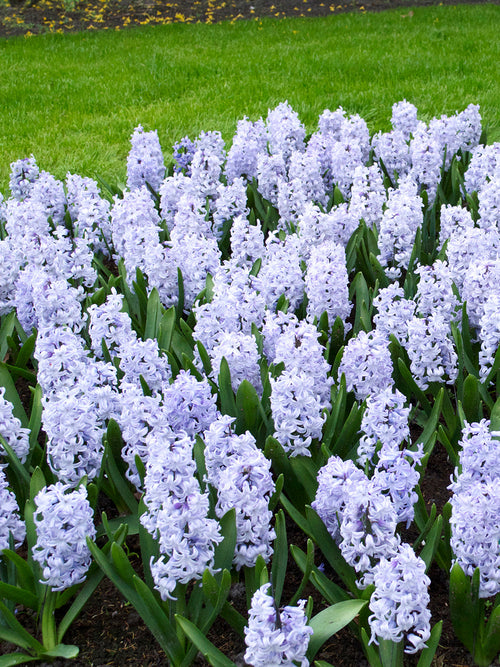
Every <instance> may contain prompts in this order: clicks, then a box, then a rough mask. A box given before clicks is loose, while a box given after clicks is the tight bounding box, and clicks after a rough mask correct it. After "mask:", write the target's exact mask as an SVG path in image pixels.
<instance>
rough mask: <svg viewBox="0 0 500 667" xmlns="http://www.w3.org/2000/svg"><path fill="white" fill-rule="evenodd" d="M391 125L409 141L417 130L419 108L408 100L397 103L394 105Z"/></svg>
mask: <svg viewBox="0 0 500 667" xmlns="http://www.w3.org/2000/svg"><path fill="white" fill-rule="evenodd" d="M391 124H392V127H393V128H394V129H395V130H399V131H400V132H402V133H403V136H404V138H405V139H406V140H407V141H408V140H409V139H410V136H411V135H412V134H413V133H414V132H415V130H416V129H417V125H418V119H417V107H416V106H415V105H413V104H411V102H407V101H406V100H401V102H396V103H395V104H393V105H392V116H391Z"/></svg>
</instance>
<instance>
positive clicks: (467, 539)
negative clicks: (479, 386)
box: [448, 419, 500, 597]
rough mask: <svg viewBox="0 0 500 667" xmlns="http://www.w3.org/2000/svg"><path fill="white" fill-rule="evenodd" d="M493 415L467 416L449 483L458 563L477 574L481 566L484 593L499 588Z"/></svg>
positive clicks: (499, 466) (499, 506) (499, 477)
mask: <svg viewBox="0 0 500 667" xmlns="http://www.w3.org/2000/svg"><path fill="white" fill-rule="evenodd" d="M490 427H491V424H490V421H489V420H486V419H483V420H482V421H480V422H479V423H472V424H469V423H467V422H465V424H464V428H463V430H462V439H461V441H460V442H459V445H461V447H462V449H461V451H460V464H459V466H458V467H457V468H456V469H455V472H454V477H453V479H452V483H451V484H450V486H449V487H448V488H449V489H450V490H451V491H452V493H453V495H452V497H451V499H450V503H451V506H452V514H451V518H450V525H451V541H450V544H451V548H452V551H453V554H454V559H453V563H458V564H459V565H460V567H461V568H462V569H463V571H464V572H465V574H467V575H468V576H469V577H471V576H472V574H473V573H474V570H475V569H476V568H479V572H480V580H479V596H480V597H490V596H493V595H496V594H497V593H498V592H500V528H499V527H500V433H498V432H492V431H491V430H490Z"/></svg>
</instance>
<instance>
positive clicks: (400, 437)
mask: <svg viewBox="0 0 500 667" xmlns="http://www.w3.org/2000/svg"><path fill="white" fill-rule="evenodd" d="M405 402H406V399H405V397H404V396H403V394H402V393H401V392H400V391H398V390H397V389H393V388H392V387H387V388H386V389H383V390H382V391H380V392H379V393H377V394H372V395H370V396H368V398H367V399H366V410H365V411H364V413H363V419H362V421H361V432H362V433H363V435H362V437H361V439H360V441H359V446H358V464H359V465H360V466H364V465H365V464H366V463H367V462H368V461H370V462H373V457H374V455H375V450H376V446H377V442H380V443H381V445H382V446H386V447H389V448H394V447H396V448H399V445H400V444H401V443H402V442H404V441H406V440H408V438H409V436H410V428H409V425H408V419H409V416H410V408H409V407H405Z"/></svg>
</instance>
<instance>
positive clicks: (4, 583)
mask: <svg viewBox="0 0 500 667" xmlns="http://www.w3.org/2000/svg"><path fill="white" fill-rule="evenodd" d="M2 468H3V466H2ZM0 490H1V494H2V500H3V506H4V507H5V508H6V509H7V508H8V509H9V510H10V517H9V518H8V519H7V524H5V519H6V517H5V516H3V517H2V518H0V525H2V527H3V529H4V530H2V538H3V537H4V535H5V529H7V530H8V531H10V535H11V536H10V539H9V542H8V544H7V545H5V544H2V545H1V546H2V548H3V549H4V550H3V553H2V556H3V558H0V571H1V575H2V578H1V582H0V584H1V599H0V618H1V621H2V622H1V623H0V636H1V637H2V639H6V640H7V641H9V642H11V643H14V644H17V645H18V646H19V647H21V649H22V650H23V651H25V652H26V651H27V653H21V652H16V653H14V654H11V656H6V657H5V658H4V659H3V660H4V663H5V664H19V663H20V661H23V664H24V661H26V662H30V661H32V660H49V661H52V660H53V659H54V658H74V657H76V656H77V655H78V650H79V649H78V647H77V646H72V645H66V644H63V643H62V640H63V637H64V634H65V633H66V631H67V630H68V628H69V627H70V625H71V623H72V622H73V621H74V620H75V618H76V617H77V616H78V614H79V613H80V611H81V610H82V608H83V606H84V604H85V603H86V601H87V600H88V599H89V597H90V596H91V595H92V594H93V592H94V590H95V588H96V587H97V585H98V584H99V582H100V581H101V579H102V575H101V574H100V573H99V572H97V571H96V568H95V566H94V567H93V570H92V575H91V576H88V575H89V574H90V572H89V568H90V566H91V555H90V550H89V548H88V546H87V539H94V537H95V535H96V528H95V526H94V510H93V508H92V507H91V505H90V502H89V499H88V496H87V490H86V488H85V487H84V486H80V487H79V488H77V489H71V488H70V487H69V486H68V485H66V484H63V483H62V482H56V483H55V484H51V485H49V486H46V484H45V479H44V477H43V474H42V472H41V470H40V468H37V469H36V471H35V472H34V473H33V475H32V480H31V498H30V499H29V500H28V501H27V503H26V505H25V516H24V522H23V521H20V519H19V516H18V511H17V507H16V501H15V498H14V497H13V494H12V493H11V492H10V491H9V489H8V488H7V487H6V480H5V476H4V473H3V469H2V470H0ZM16 522H17V525H16ZM25 524H26V525H25ZM25 535H26V538H27V560H26V561H25V560H24V559H23V558H22V556H21V555H20V554H19V553H16V552H14V551H13V549H14V548H17V547H18V546H19V542H20V541H21V540H22V539H23V538H24V536H25ZM13 591H15V595H12V592H13ZM72 598H73V600H72ZM70 600H72V603H71V604H68V603H69V602H70ZM17 604H23V605H24V607H25V608H26V609H32V610H33V612H34V614H35V618H36V622H37V625H39V627H38V628H37V630H38V632H37V633H36V638H35V636H32V635H31V634H30V633H29V632H28V631H27V630H26V629H24V627H23V626H22V617H21V616H19V617H18V618H19V620H18V618H16V612H17V611H18V610H17V609H16V607H15V605H17ZM63 606H65V609H64V611H62V613H60V614H58V618H57V619H56V615H55V611H56V609H60V610H61V608H62V607H63ZM6 628H9V630H8V632H7V631H6ZM6 632H7V635H6ZM11 657H12V661H9V659H10V658H11Z"/></svg>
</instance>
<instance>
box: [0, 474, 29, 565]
mask: <svg viewBox="0 0 500 667" xmlns="http://www.w3.org/2000/svg"><path fill="white" fill-rule="evenodd" d="M5 467H6V465H3V464H0V553H1V552H2V550H3V549H10V548H11V544H10V538H11V537H12V539H13V540H14V546H15V547H16V548H17V547H19V546H21V544H22V543H23V542H24V538H25V536H26V526H25V525H24V521H22V519H21V518H20V516H19V505H18V504H17V500H16V496H15V495H14V493H13V492H12V491H11V490H10V489H9V488H8V487H9V482H8V480H7V476H6V475H5V472H4V468H5ZM0 557H1V556H0Z"/></svg>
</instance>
